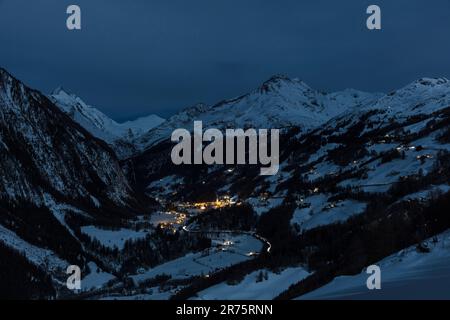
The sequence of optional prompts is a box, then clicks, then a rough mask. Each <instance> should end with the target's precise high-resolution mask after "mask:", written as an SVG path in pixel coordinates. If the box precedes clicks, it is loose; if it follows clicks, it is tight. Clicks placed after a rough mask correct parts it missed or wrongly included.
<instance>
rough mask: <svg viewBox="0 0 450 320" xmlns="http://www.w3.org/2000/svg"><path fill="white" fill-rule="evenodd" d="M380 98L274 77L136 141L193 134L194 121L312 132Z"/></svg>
mask: <svg viewBox="0 0 450 320" xmlns="http://www.w3.org/2000/svg"><path fill="white" fill-rule="evenodd" d="M379 97H380V94H370V93H364V92H360V91H356V90H345V91H341V92H335V93H331V94H325V93H322V92H319V91H317V90H314V89H312V88H310V87H309V86H308V85H307V84H306V83H304V82H303V81H301V80H298V79H289V78H287V77H285V76H274V77H272V78H271V79H269V80H268V81H266V82H265V83H263V84H262V85H261V86H260V87H259V88H257V89H255V90H253V91H252V92H250V93H248V94H246V95H243V96H241V97H237V98H234V99H230V100H226V101H223V102H220V103H218V104H216V105H213V106H206V105H203V104H199V105H196V106H194V107H191V108H187V109H185V110H182V111H180V112H179V113H177V114H176V115H174V116H172V117H171V118H170V119H168V120H167V121H166V122H164V123H162V124H161V125H159V126H158V127H155V128H154V129H152V130H150V131H149V132H148V133H147V134H145V135H142V136H141V137H139V138H137V139H136V140H134V144H135V145H136V146H137V147H138V148H140V149H146V148H149V147H151V146H152V145H154V144H156V143H158V142H161V141H163V140H166V139H169V138H170V135H171V133H172V131H173V130H174V129H177V128H185V129H187V130H190V131H192V126H193V122H194V120H198V121H200V120H201V121H202V122H203V125H204V127H205V128H210V127H214V128H218V129H225V128H266V129H270V128H284V127H289V126H293V125H297V126H300V127H301V128H303V129H311V128H313V127H315V126H318V125H320V124H322V123H325V122H326V121H328V120H330V119H331V118H332V117H335V116H337V115H339V114H341V113H343V112H345V111H347V110H349V109H352V108H358V107H359V106H361V105H366V104H370V103H372V102H374V101H375V100H376V99H377V98H379Z"/></svg>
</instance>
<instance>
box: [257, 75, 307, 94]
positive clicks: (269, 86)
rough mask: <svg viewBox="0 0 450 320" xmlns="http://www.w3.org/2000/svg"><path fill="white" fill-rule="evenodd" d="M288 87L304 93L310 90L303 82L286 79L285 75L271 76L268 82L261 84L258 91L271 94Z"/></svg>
mask: <svg viewBox="0 0 450 320" xmlns="http://www.w3.org/2000/svg"><path fill="white" fill-rule="evenodd" d="M288 86H295V87H299V88H301V89H302V90H305V91H311V90H312V89H311V88H310V87H309V86H308V85H307V84H306V83H305V82H303V81H301V80H299V79H297V78H295V79H292V78H290V77H288V76H287V75H283V74H277V75H274V76H272V77H271V78H270V79H269V80H267V81H265V82H263V84H262V85H261V87H260V88H259V91H260V92H262V93H266V92H271V91H277V90H280V89H281V88H283V87H288Z"/></svg>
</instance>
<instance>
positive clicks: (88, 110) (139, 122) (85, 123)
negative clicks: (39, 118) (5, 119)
mask: <svg viewBox="0 0 450 320" xmlns="http://www.w3.org/2000/svg"><path fill="white" fill-rule="evenodd" d="M49 98H50V100H52V101H53V102H54V103H55V104H56V105H57V106H58V107H59V108H60V109H61V110H62V111H64V112H65V113H67V114H68V115H69V116H70V117H71V118H72V119H73V120H75V121H76V122H77V123H79V124H80V125H81V126H82V127H83V128H85V129H86V130H87V131H89V132H90V133H91V134H92V135H94V136H95V137H97V138H99V139H102V140H104V141H106V142H108V143H111V144H112V143H114V142H115V141H117V140H119V139H123V140H125V141H130V140H131V139H135V138H137V137H139V136H141V135H142V134H144V133H146V132H147V131H149V130H150V129H152V128H154V127H156V126H158V125H160V124H161V123H163V122H164V121H165V120H164V119H163V118H160V117H158V116H156V115H149V116H146V117H141V118H138V119H136V120H133V121H127V122H124V123H117V122H116V121H114V120H112V119H110V118H109V117H108V116H107V115H105V114H104V113H102V112H101V111H100V110H98V109H97V108H95V107H92V106H90V105H88V104H86V103H85V102H84V101H83V100H82V99H81V98H79V97H77V96H76V95H74V94H69V93H67V92H66V91H65V90H64V89H62V88H58V89H56V90H55V91H54V92H53V93H52V94H51V95H50V96H49Z"/></svg>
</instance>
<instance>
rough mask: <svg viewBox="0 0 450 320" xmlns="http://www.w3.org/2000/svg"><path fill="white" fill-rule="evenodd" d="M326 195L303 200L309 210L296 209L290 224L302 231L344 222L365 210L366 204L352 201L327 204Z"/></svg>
mask: <svg viewBox="0 0 450 320" xmlns="http://www.w3.org/2000/svg"><path fill="white" fill-rule="evenodd" d="M327 200H328V195H325V194H318V195H314V196H310V197H307V198H305V199H304V203H309V204H310V205H311V206H310V207H309V208H298V209H296V210H295V211H294V215H293V217H292V220H291V224H297V225H298V226H299V227H300V229H301V230H302V231H306V230H310V229H313V228H316V227H318V226H323V225H327V224H332V223H336V222H341V221H346V220H347V219H348V218H350V217H351V216H353V215H356V214H360V213H362V212H364V210H365V209H366V204H365V203H363V202H358V201H354V200H345V201H340V202H336V203H328V202H327Z"/></svg>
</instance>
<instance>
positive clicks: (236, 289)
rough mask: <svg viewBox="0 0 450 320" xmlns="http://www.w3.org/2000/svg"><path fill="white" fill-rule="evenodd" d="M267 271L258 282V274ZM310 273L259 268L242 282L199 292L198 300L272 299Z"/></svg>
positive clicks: (222, 284)
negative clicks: (276, 271)
mask: <svg viewBox="0 0 450 320" xmlns="http://www.w3.org/2000/svg"><path fill="white" fill-rule="evenodd" d="M261 272H263V274H264V273H267V280H265V279H263V281H261V282H257V279H258V275H259V274H260V273H261ZM309 275H310V273H309V272H308V271H306V270H305V269H303V268H301V267H298V268H288V269H285V270H283V271H281V272H280V273H273V272H271V271H268V270H258V271H255V272H252V273H251V274H249V275H247V276H246V277H245V278H244V280H242V282H241V283H239V284H237V285H229V284H227V283H226V282H223V283H220V284H218V285H215V286H213V287H210V288H208V289H206V290H203V291H201V292H199V293H198V294H197V297H196V298H195V299H198V300H272V299H274V298H275V297H277V296H278V295H279V294H280V293H282V292H283V291H285V290H287V289H288V288H289V287H290V286H291V285H292V284H295V283H297V282H299V281H301V280H303V279H304V278H306V277H308V276H309Z"/></svg>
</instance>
